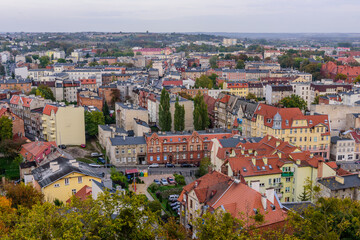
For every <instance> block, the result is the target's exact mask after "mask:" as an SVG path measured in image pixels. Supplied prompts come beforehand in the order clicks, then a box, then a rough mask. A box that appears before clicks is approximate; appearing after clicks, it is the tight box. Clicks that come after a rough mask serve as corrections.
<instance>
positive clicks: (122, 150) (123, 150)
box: [121, 148, 152, 154]
mask: <svg viewBox="0 0 360 240" xmlns="http://www.w3.org/2000/svg"><path fill="white" fill-rule="evenodd" d="M150 149H151V151H152V148H150ZM121 153H122V154H124V153H125V149H124V148H123V149H121Z"/></svg>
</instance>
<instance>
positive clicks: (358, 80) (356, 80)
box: [0, 74, 360, 83]
mask: <svg viewBox="0 0 360 240" xmlns="http://www.w3.org/2000/svg"><path fill="white" fill-rule="evenodd" d="M0 75H1V74H0ZM359 82H360V75H358V76H357V77H356V78H355V81H354V83H359Z"/></svg>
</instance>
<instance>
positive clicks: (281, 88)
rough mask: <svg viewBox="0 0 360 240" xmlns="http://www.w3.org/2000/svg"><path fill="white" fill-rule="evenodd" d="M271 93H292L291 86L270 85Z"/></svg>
mask: <svg viewBox="0 0 360 240" xmlns="http://www.w3.org/2000/svg"><path fill="white" fill-rule="evenodd" d="M271 88H272V91H273V92H283V91H292V90H293V87H292V86H291V85H271Z"/></svg>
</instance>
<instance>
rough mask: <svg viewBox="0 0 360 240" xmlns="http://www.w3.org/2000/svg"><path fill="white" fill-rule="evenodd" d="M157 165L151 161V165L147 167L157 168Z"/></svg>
mask: <svg viewBox="0 0 360 240" xmlns="http://www.w3.org/2000/svg"><path fill="white" fill-rule="evenodd" d="M158 167H159V164H157V163H153V164H151V165H149V168H158Z"/></svg>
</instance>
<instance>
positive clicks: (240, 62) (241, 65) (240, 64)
mask: <svg viewBox="0 0 360 240" xmlns="http://www.w3.org/2000/svg"><path fill="white" fill-rule="evenodd" d="M235 68H236V69H244V68H245V62H244V60H241V59H239V60H238V61H237V63H236V67H235Z"/></svg>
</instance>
